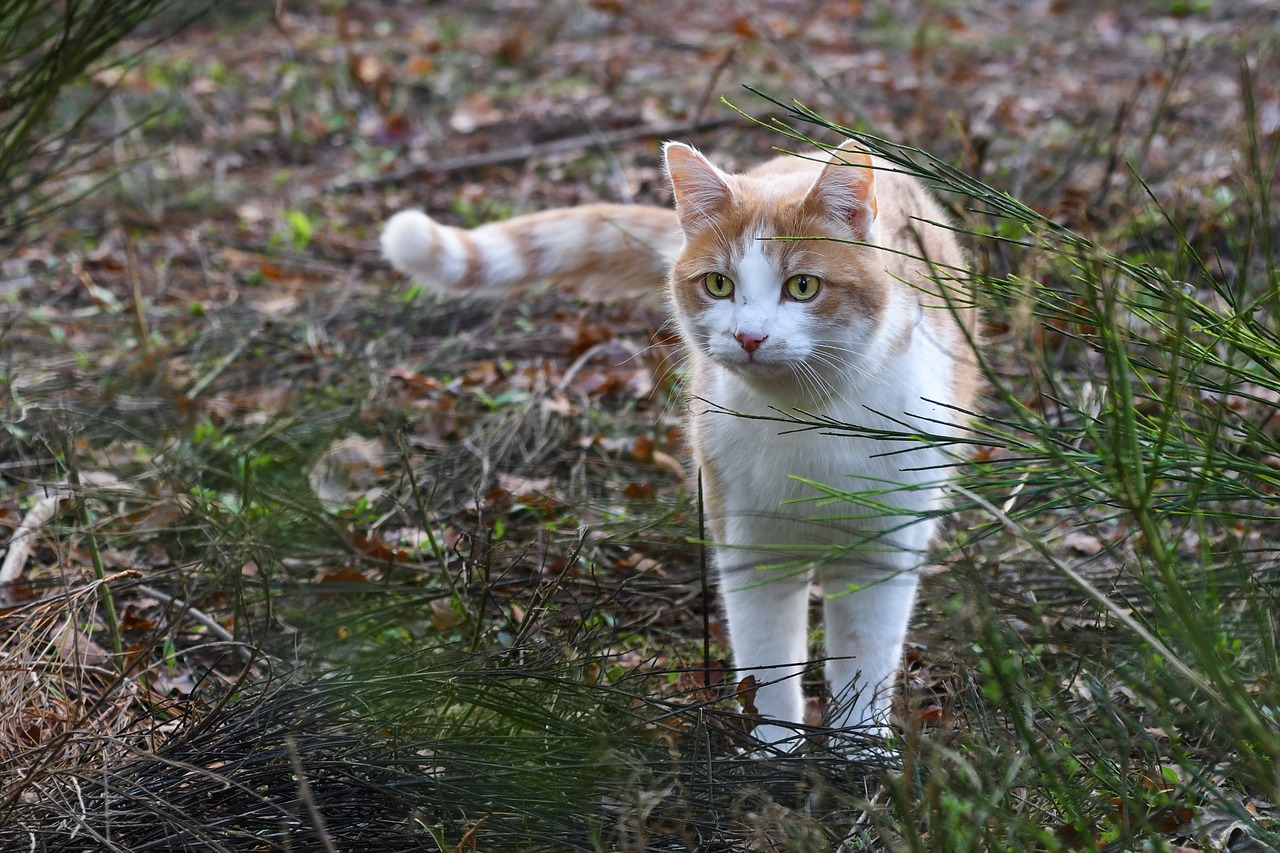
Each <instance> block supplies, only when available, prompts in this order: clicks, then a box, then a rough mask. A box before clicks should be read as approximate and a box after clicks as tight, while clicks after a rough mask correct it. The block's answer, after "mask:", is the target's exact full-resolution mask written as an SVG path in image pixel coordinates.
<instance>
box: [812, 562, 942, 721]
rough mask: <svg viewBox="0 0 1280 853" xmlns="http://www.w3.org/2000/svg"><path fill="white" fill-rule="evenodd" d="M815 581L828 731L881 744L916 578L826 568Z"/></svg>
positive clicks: (904, 573)
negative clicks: (818, 590)
mask: <svg viewBox="0 0 1280 853" xmlns="http://www.w3.org/2000/svg"><path fill="white" fill-rule="evenodd" d="M820 577H821V582H822V591H823V595H824V599H825V600H824V611H825V612H824V614H823V616H824V623H825V632H826V638H827V643H826V646H827V656H828V659H827V666H826V674H827V683H828V685H829V686H830V689H831V705H830V707H829V708H828V711H827V721H826V722H827V725H829V726H831V727H832V728H836V729H848V730H849V735H850V736H851V737H858V736H862V737H874V738H883V737H885V736H886V735H888V733H889V711H890V707H891V704H892V700H893V684H894V676H895V675H896V673H897V671H898V667H899V665H900V663H901V661H902V645H903V641H904V640H905V639H906V633H907V623H908V621H909V620H910V618H911V609H912V606H913V605H914V604H915V598H916V586H917V583H918V578H917V573H916V572H915V571H899V572H894V573H884V572H883V571H881V572H879V573H875V574H873V573H871V572H870V571H869V570H867V569H865V568H861V569H860V568H856V567H834V566H828V567H825V568H824V569H823V571H822V572H821V576H820Z"/></svg>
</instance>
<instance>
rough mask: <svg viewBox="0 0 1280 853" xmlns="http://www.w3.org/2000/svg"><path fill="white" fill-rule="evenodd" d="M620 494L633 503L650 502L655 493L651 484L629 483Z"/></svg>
mask: <svg viewBox="0 0 1280 853" xmlns="http://www.w3.org/2000/svg"><path fill="white" fill-rule="evenodd" d="M622 493H623V494H624V495H626V496H627V497H628V498H630V499H631V500H633V501H647V500H652V499H653V496H654V495H655V494H656V493H657V490H656V489H654V487H653V484H652V483H629V484H628V485H627V487H626V488H625V489H623V490H622Z"/></svg>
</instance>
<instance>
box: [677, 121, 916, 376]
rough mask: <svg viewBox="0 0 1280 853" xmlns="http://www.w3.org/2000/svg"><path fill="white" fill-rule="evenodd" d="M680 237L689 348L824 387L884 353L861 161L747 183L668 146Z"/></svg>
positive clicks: (797, 162)
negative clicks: (882, 351) (876, 352)
mask: <svg viewBox="0 0 1280 853" xmlns="http://www.w3.org/2000/svg"><path fill="white" fill-rule="evenodd" d="M665 155H666V169H667V175H668V177H669V178H670V181H671V186H672V189H673V191H674V194H675V199H676V212H677V214H678V217H679V220H680V227H681V229H682V231H683V232H684V246H683V249H682V251H681V252H680V255H679V256H678V258H677V260H676V263H675V265H674V268H673V270H672V276H671V282H670V284H671V296H672V301H673V303H674V312H675V315H676V319H677V321H678V322H679V323H680V326H681V330H682V332H683V333H684V337H685V339H686V341H687V343H688V344H689V345H691V346H692V347H694V348H696V349H698V350H699V351H700V352H701V353H702V354H703V355H705V356H707V357H708V358H710V359H711V360H712V361H714V362H715V363H717V364H719V365H722V366H724V367H726V368H728V369H729V370H731V371H733V372H734V373H737V374H739V375H741V376H743V377H744V378H747V379H755V380H762V381H765V382H796V383H800V384H802V385H810V384H813V383H814V381H815V380H818V379H819V378H822V379H824V380H825V381H824V382H820V383H819V384H827V383H829V382H830V381H831V378H832V376H833V374H835V373H839V374H840V375H843V376H848V375H849V374H850V373H858V372H862V371H866V370H868V369H869V368H871V367H872V364H871V362H874V361H875V360H876V359H874V358H870V359H869V356H873V355H875V350H877V349H878V348H882V347H883V343H882V342H879V341H878V339H879V338H880V335H879V334H878V332H879V331H882V329H881V326H882V322H883V318H884V315H885V314H886V311H889V310H890V307H891V306H890V305H889V303H890V301H891V298H892V295H893V294H892V291H893V290H894V287H893V280H892V278H891V277H889V276H887V275H886V273H885V272H884V267H885V262H884V253H883V252H881V251H879V250H877V249H875V248H872V247H871V246H868V245H867V244H875V243H876V242H877V232H878V228H877V215H878V205H877V201H876V181H875V173H874V172H873V170H872V168H871V160H870V158H869V157H868V156H867V155H866V154H865V153H862V152H858V151H853V150H848V149H840V150H838V151H836V152H834V153H833V155H832V156H831V158H830V161H829V162H826V163H825V165H824V164H819V163H813V162H811V161H807V160H805V159H803V158H799V157H788V158H779V159H777V160H774V161H772V162H771V163H769V164H766V165H765V166H764V167H761V168H760V169H757V170H755V171H754V172H751V173H748V174H745V175H731V174H727V173H725V172H724V171H722V170H720V169H718V168H717V167H716V166H714V165H713V164H712V163H711V162H710V161H709V160H707V158H706V157H704V156H703V155H702V154H700V153H698V152H697V151H696V150H694V149H693V148H691V147H689V146H688V145H683V144H681V143H675V142H672V143H668V144H667V146H666V148H665Z"/></svg>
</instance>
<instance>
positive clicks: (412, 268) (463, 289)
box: [382, 204, 681, 302]
mask: <svg viewBox="0 0 1280 853" xmlns="http://www.w3.org/2000/svg"><path fill="white" fill-rule="evenodd" d="M680 240H681V237H680V230H679V227H678V225H677V221H676V214H675V212H674V211H671V210H665V209H663V208H658V207H643V206H639V205H621V204H592V205H585V206H582V207H568V208H562V209H557V210H547V211H543V212H541V213H532V214H528V215H526V216H517V217H514V218H512V219H508V220H505V221H503V222H494V223H491V224H488V225H482V226H480V227H479V228H471V229H466V228H453V227H450V226H448V225H441V224H440V223H438V222H436V221H435V220H433V219H431V217H429V216H427V215H426V214H425V213H423V212H422V211H419V210H404V211H401V212H400V213H397V214H396V215H395V216H393V217H391V219H390V220H388V221H387V224H386V226H385V227H384V228H383V230H382V254H383V255H384V256H385V257H386V259H387V260H388V261H390V262H391V265H392V266H393V267H395V268H396V269H398V270H400V271H401V272H404V273H408V274H409V275H411V276H414V277H415V278H417V279H419V280H421V281H422V282H423V283H424V284H425V285H427V286H428V287H430V288H432V289H434V290H436V291H439V292H449V293H471V294H476V295H487V296H499V295H503V294H507V293H512V292H519V291H521V290H523V289H525V288H527V287H530V286H533V285H536V284H540V283H543V282H549V283H551V284H553V285H556V286H557V287H560V286H563V287H565V288H566V289H569V290H572V291H573V292H575V293H577V294H578V295H580V296H583V297H585V298H588V299H618V298H629V299H635V298H641V299H644V300H647V301H650V302H657V301H658V300H660V299H661V298H662V293H663V291H664V282H665V281H666V277H667V271H668V270H669V269H670V267H671V264H672V261H673V260H674V258H675V255H676V253H677V252H678V251H679V249H680Z"/></svg>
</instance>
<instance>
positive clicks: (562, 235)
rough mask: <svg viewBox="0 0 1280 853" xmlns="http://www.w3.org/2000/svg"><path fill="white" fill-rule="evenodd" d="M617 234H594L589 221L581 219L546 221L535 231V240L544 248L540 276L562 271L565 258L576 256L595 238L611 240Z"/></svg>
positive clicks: (539, 270) (540, 263)
mask: <svg viewBox="0 0 1280 853" xmlns="http://www.w3.org/2000/svg"><path fill="white" fill-rule="evenodd" d="M614 236H615V235H613V234H609V233H605V234H603V235H599V237H597V235H593V234H592V233H591V231H590V229H589V228H588V226H587V223H586V222H584V221H583V220H580V219H561V220H559V221H557V222H555V223H544V224H543V225H542V227H540V228H538V230H537V231H535V232H534V240H535V241H536V242H537V245H538V248H539V249H541V250H542V253H541V255H540V261H539V263H538V269H537V270H536V271H535V272H536V273H537V275H539V276H550V275H552V274H554V273H557V272H559V271H560V269H561V267H562V266H563V264H564V260H565V258H574V257H578V256H580V255H581V254H582V249H583V247H584V246H586V245H588V244H589V243H590V242H591V241H592V240H594V239H598V238H599V239H605V240H611V239H612V238H613V237H614Z"/></svg>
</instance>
